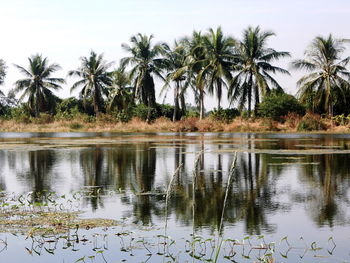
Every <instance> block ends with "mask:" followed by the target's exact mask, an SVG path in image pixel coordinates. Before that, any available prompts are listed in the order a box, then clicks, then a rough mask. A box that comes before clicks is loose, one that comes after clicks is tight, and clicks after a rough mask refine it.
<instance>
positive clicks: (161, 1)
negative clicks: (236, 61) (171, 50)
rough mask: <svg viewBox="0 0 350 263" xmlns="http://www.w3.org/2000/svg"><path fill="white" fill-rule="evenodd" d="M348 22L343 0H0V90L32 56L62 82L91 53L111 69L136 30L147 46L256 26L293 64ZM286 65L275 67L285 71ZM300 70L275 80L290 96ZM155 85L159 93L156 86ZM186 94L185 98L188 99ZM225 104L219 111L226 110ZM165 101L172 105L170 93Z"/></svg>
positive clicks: (345, 34) (345, 32)
mask: <svg viewBox="0 0 350 263" xmlns="http://www.w3.org/2000/svg"><path fill="white" fill-rule="evenodd" d="M349 18H350V1H349V0H332V1H329V0H293V1H287V0H216V1H214V0H176V1H169V0H98V1H97V0H1V7H0V25H1V29H0V36H1V37H0V58H2V59H4V60H5V62H6V64H7V66H8V70H7V76H6V79H5V84H4V85H3V86H1V87H0V89H1V90H2V91H4V92H5V93H7V92H8V90H9V89H11V88H13V84H14V82H15V81H16V80H17V79H20V78H22V75H21V74H20V73H19V72H18V70H17V69H16V68H15V67H14V66H13V64H18V65H21V66H24V67H26V66H27V65H28V57H29V56H31V55H33V54H37V53H39V54H42V55H43V56H44V57H47V58H48V60H49V61H50V62H51V63H58V64H59V65H60V66H61V67H62V70H60V71H58V72H57V73H56V74H55V76H56V77H64V78H65V77H66V76H67V72H68V71H69V70H72V69H77V68H78V67H79V65H80V61H79V58H80V57H82V56H88V55H89V52H90V50H94V51H96V52H97V53H103V54H104V58H105V59H106V60H108V61H115V67H117V66H118V64H119V60H120V59H121V58H122V57H124V56H127V54H126V53H125V52H124V51H123V50H122V48H121V44H122V43H128V42H129V40H130V37H131V36H132V35H135V34H137V33H144V34H153V35H154V43H156V42H167V43H169V44H172V43H173V42H174V40H175V39H179V38H181V37H184V36H189V35H191V33H192V31H193V30H198V31H202V32H206V31H207V30H208V28H210V27H212V28H216V27H218V26H222V29H223V31H224V33H225V34H227V35H230V36H233V37H235V38H237V39H239V38H240V37H241V35H242V31H243V30H244V29H245V28H247V27H248V26H258V25H259V26H260V27H261V29H262V30H272V31H273V32H275V33H276V36H274V37H271V38H270V40H269V42H268V45H269V46H270V47H272V48H274V49H276V50H279V51H289V52H291V54H292V59H296V58H302V57H303V53H304V51H305V49H306V48H307V46H308V45H309V44H310V42H311V41H312V39H313V38H314V37H315V36H318V35H322V36H327V35H328V34H330V33H332V34H333V35H334V36H335V37H341V38H350V34H349V33H350V32H349V25H350V19H349ZM349 50H350V47H349ZM347 53H349V52H347ZM344 55H348V54H344ZM290 61H291V59H284V60H281V61H279V62H277V63H275V65H278V66H282V67H285V68H287V69H289V63H290ZM304 73H305V72H295V71H291V74H292V75H291V76H280V75H277V76H276V79H277V80H278V81H279V83H280V84H281V86H282V87H283V88H284V89H285V90H286V91H287V92H288V93H291V94H293V95H294V94H295V93H296V91H297V88H296V82H297V80H298V78H300V77H301V76H302V75H303V74H304ZM73 82H74V79H68V80H67V84H66V85H64V86H63V89H62V90H61V91H59V92H57V93H56V94H57V95H59V96H60V97H63V98H66V97H69V96H72V95H77V94H76V93H73V94H70V86H71V85H72V83H73ZM156 84H157V87H156V92H157V95H158V94H159V91H160V88H161V86H162V83H160V82H159V81H157V82H156ZM188 97H189V98H190V100H191V94H188ZM157 100H158V101H159V102H161V101H162V99H161V98H160V97H158V99H157ZM225 101H226V99H224V103H223V106H228V104H227V102H225ZM166 102H169V103H171V96H170V97H168V98H167V99H166ZM205 103H206V106H207V108H212V107H215V105H216V100H215V99H214V98H209V97H207V98H206V102H205Z"/></svg>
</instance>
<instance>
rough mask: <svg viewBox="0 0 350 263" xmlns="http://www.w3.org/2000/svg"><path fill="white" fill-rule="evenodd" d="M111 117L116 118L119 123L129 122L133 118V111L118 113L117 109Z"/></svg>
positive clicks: (126, 110)
mask: <svg viewBox="0 0 350 263" xmlns="http://www.w3.org/2000/svg"><path fill="white" fill-rule="evenodd" d="M111 115H112V116H114V118H115V120H116V121H117V122H128V121H130V120H131V118H132V110H130V109H125V110H122V111H118V110H117V109H114V110H113V111H112V112H111Z"/></svg>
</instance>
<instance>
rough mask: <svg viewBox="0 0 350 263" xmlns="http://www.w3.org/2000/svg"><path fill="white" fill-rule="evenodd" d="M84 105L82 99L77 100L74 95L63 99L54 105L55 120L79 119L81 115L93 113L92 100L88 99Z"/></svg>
mask: <svg viewBox="0 0 350 263" xmlns="http://www.w3.org/2000/svg"><path fill="white" fill-rule="evenodd" d="M85 106H86V107H84V103H83V101H82V100H78V99H76V98H74V97H71V98H68V99H64V100H62V101H61V102H60V103H58V104H57V106H56V115H55V119H57V120H68V121H70V120H74V119H80V118H81V117H82V116H84V118H85V116H86V115H89V116H90V115H91V116H92V115H94V114H95V113H94V110H93V106H92V101H91V103H90V101H88V102H87V103H86V105H85Z"/></svg>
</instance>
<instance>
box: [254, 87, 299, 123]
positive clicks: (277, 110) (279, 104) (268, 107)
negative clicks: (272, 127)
mask: <svg viewBox="0 0 350 263" xmlns="http://www.w3.org/2000/svg"><path fill="white" fill-rule="evenodd" d="M291 112H295V113H297V114H300V115H303V114H304V113H305V109H304V107H303V106H302V105H301V104H300V103H299V102H298V100H297V99H296V98H295V97H294V96H292V95H289V94H286V93H271V94H270V95H269V96H266V97H265V98H264V100H263V101H262V103H260V105H259V108H258V113H259V115H260V116H262V117H268V118H272V119H274V120H281V117H283V116H286V115H287V114H288V113H291Z"/></svg>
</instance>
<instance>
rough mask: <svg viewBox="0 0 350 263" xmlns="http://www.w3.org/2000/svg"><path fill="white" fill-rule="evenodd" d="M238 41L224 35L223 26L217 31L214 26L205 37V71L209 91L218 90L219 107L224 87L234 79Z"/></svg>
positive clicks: (211, 92)
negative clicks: (232, 70)
mask: <svg viewBox="0 0 350 263" xmlns="http://www.w3.org/2000/svg"><path fill="white" fill-rule="evenodd" d="M235 44H236V41H235V40H234V39H233V38H231V37H225V36H224V35H223V32H222V29H221V27H218V28H217V29H216V31H214V30H213V29H212V28H210V29H209V33H208V34H207V35H205V36H204V37H203V46H204V50H205V58H204V64H205V67H204V68H203V71H204V72H206V74H204V75H206V77H207V80H208V91H209V93H210V94H213V93H214V90H215V92H216V97H217V100H218V109H220V102H221V97H222V87H227V83H230V82H231V80H232V75H231V69H232V66H233V65H234V64H233V63H234V50H233V48H234V46H235Z"/></svg>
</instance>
